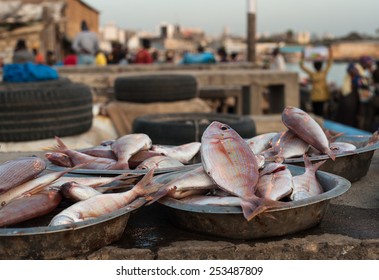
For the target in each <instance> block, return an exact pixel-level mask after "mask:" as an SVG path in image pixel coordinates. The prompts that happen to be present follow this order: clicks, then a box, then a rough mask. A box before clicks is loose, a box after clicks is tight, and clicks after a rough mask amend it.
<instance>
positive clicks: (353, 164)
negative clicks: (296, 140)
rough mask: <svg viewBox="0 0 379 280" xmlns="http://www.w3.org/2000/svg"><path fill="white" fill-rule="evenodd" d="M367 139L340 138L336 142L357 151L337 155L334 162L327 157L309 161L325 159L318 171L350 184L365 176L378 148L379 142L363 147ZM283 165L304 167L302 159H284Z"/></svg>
mask: <svg viewBox="0 0 379 280" xmlns="http://www.w3.org/2000/svg"><path fill="white" fill-rule="evenodd" d="M369 138H370V136H366V135H365V136H363V135H362V136H361V135H346V136H340V137H338V138H337V141H343V142H347V143H351V144H354V145H355V146H356V147H357V149H356V150H354V151H351V152H346V153H343V154H339V155H337V156H336V160H335V161H333V160H332V159H331V158H329V156H327V155H320V156H313V157H310V158H309V159H310V160H311V161H312V163H315V162H318V161H322V160H325V159H326V160H327V161H326V162H325V163H324V164H323V165H321V167H320V168H319V170H321V171H325V172H329V173H332V174H335V175H339V176H342V177H344V178H346V179H348V180H349V181H350V182H356V181H358V180H359V179H361V178H362V177H364V176H366V174H367V172H368V169H369V168H370V164H371V160H372V157H373V155H374V152H375V150H376V149H378V148H379V142H377V143H375V144H374V145H371V146H369V147H365V145H366V144H367V143H368V140H369ZM284 163H286V164H293V165H298V166H304V160H303V158H290V159H286V160H285V161H284Z"/></svg>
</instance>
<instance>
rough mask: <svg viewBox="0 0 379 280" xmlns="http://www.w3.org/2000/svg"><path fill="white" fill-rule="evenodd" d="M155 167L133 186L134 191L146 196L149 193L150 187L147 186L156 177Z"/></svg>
mask: <svg viewBox="0 0 379 280" xmlns="http://www.w3.org/2000/svg"><path fill="white" fill-rule="evenodd" d="M154 171H155V168H151V169H150V170H149V172H147V173H146V175H145V176H143V177H142V179H141V180H140V181H139V182H138V183H137V184H136V185H135V186H134V187H133V191H135V192H136V194H137V195H138V196H145V195H147V194H148V193H149V188H146V186H147V185H148V184H149V183H150V182H151V180H152V179H153V177H154Z"/></svg>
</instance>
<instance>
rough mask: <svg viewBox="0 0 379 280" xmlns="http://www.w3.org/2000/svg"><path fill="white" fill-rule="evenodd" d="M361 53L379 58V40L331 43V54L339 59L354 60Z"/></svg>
mask: <svg viewBox="0 0 379 280" xmlns="http://www.w3.org/2000/svg"><path fill="white" fill-rule="evenodd" d="M362 55H370V56H372V57H374V58H377V59H378V58H379V41H363V42H362V41H357V42H339V43H334V44H333V56H334V58H335V59H340V60H356V59H358V58H359V57H360V56H362Z"/></svg>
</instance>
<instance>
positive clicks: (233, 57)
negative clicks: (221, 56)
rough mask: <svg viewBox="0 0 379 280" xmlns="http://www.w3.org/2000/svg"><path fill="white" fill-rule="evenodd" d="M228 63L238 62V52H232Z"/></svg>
mask: <svg viewBox="0 0 379 280" xmlns="http://www.w3.org/2000/svg"><path fill="white" fill-rule="evenodd" d="M230 61H232V62H238V61H239V53H238V52H232V53H231V54H230Z"/></svg>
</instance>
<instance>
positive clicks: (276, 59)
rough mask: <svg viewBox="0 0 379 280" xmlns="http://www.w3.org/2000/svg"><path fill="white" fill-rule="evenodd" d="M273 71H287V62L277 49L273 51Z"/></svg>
mask: <svg viewBox="0 0 379 280" xmlns="http://www.w3.org/2000/svg"><path fill="white" fill-rule="evenodd" d="M271 69H273V70H279V71H285V70H286V62H285V61H284V57H283V55H282V54H281V53H280V50H279V48H275V49H274V50H273V51H272V61H271Z"/></svg>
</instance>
